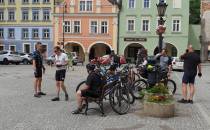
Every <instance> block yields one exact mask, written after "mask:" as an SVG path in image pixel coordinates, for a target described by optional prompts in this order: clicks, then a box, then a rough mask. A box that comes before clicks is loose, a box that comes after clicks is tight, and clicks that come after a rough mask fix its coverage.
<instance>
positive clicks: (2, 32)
mask: <svg viewBox="0 0 210 130" xmlns="http://www.w3.org/2000/svg"><path fill="white" fill-rule="evenodd" d="M0 38H1V39H2V38H4V29H3V28H0Z"/></svg>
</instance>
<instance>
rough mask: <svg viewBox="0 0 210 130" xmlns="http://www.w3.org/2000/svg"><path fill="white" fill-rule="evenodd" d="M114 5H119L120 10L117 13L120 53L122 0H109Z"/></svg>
mask: <svg viewBox="0 0 210 130" xmlns="http://www.w3.org/2000/svg"><path fill="white" fill-rule="evenodd" d="M108 1H109V2H110V3H111V4H112V5H117V7H118V9H119V12H118V13H117V19H118V21H117V23H118V24H117V26H118V27H117V54H119V44H120V41H119V39H120V11H121V8H122V0H108Z"/></svg>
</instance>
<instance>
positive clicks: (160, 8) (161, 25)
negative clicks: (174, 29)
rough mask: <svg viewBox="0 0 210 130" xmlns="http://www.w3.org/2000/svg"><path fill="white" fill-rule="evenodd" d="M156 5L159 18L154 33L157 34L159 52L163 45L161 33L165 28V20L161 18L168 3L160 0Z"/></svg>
mask: <svg viewBox="0 0 210 130" xmlns="http://www.w3.org/2000/svg"><path fill="white" fill-rule="evenodd" d="M156 6H157V10H158V16H159V17H160V19H159V20H158V28H157V30H156V33H157V34H158V35H159V44H158V48H159V52H161V51H162V47H163V33H164V32H165V30H166V27H164V23H165V20H164V19H163V16H165V12H166V8H167V6H168V5H167V4H166V3H165V2H164V0H160V2H159V3H158V4H156Z"/></svg>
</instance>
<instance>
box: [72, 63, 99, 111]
mask: <svg viewBox="0 0 210 130" xmlns="http://www.w3.org/2000/svg"><path fill="white" fill-rule="evenodd" d="M86 68H87V72H88V74H89V75H88V77H87V80H86V86H85V88H83V89H82V90H78V91H77V93H76V99H77V104H78V108H77V109H76V110H74V111H73V112H72V114H80V113H81V112H82V109H83V108H84V106H85V105H83V101H84V99H85V98H86V97H93V98H98V97H99V96H100V94H101V89H100V87H101V85H102V79H101V75H100V74H98V73H96V72H95V71H94V70H95V65H93V64H87V65H86Z"/></svg>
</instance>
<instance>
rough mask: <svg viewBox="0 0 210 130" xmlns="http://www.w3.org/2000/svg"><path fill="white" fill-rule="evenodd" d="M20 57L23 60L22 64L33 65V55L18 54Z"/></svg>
mask: <svg viewBox="0 0 210 130" xmlns="http://www.w3.org/2000/svg"><path fill="white" fill-rule="evenodd" d="M18 54H19V55H20V57H21V58H22V63H23V64H25V65H26V64H32V60H33V59H32V55H31V54H27V53H18Z"/></svg>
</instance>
